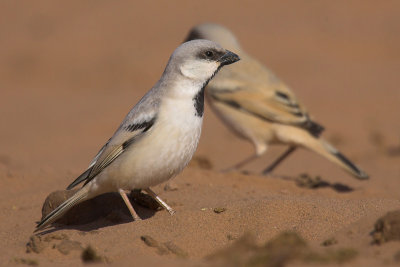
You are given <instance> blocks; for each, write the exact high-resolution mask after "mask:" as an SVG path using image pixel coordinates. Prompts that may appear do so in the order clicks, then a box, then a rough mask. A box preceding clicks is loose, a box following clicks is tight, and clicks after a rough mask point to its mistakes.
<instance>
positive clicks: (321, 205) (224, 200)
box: [0, 1, 400, 266]
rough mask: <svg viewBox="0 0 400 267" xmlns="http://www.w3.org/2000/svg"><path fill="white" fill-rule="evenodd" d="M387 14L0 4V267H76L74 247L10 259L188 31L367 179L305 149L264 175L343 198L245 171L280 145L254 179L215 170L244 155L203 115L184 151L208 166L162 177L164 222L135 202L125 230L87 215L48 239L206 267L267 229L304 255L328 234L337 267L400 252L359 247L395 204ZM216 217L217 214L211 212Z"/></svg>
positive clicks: (386, 6)
mask: <svg viewBox="0 0 400 267" xmlns="http://www.w3.org/2000/svg"><path fill="white" fill-rule="evenodd" d="M399 10H400V2H399V1H242V2H235V1H197V2H194V1H159V2H153V1H148V2H145V1H112V2H111V1H64V2H54V1H2V2H1V3H0V48H1V49H0V123H1V130H0V211H1V212H0V214H1V215H0V229H1V230H0V240H1V243H0V244H1V245H0V251H1V253H0V265H1V266H5V265H11V264H16V260H15V259H33V260H35V262H37V263H39V265H40V266H54V265H57V266H71V265H72V264H73V265H75V266H76V265H79V264H82V263H81V259H80V251H78V250H77V251H72V252H71V253H69V254H68V255H64V254H62V253H59V252H58V251H57V250H55V249H51V248H50V247H49V248H46V249H45V250H44V251H43V252H42V253H39V254H36V253H31V254H26V252H25V250H26V248H25V244H26V243H27V242H28V240H29V237H30V236H31V234H32V231H33V229H34V226H35V221H37V220H39V219H40V217H41V206H42V203H43V201H44V199H45V197H46V196H47V195H48V194H49V193H50V192H52V191H54V190H60V189H64V188H65V187H66V186H67V185H68V184H69V183H70V182H71V181H72V180H73V179H75V178H76V177H77V176H78V175H79V174H80V173H81V172H82V171H83V170H84V169H85V168H86V167H87V165H88V163H89V162H90V160H91V159H92V157H93V156H94V155H95V154H96V153H97V151H98V149H99V148H100V147H101V146H102V145H103V143H104V142H105V141H106V140H107V139H108V138H109V137H110V136H111V135H112V133H113V132H114V130H115V129H116V128H117V127H118V125H119V123H120V122H121V120H122V119H123V117H124V116H125V114H126V113H127V112H128V111H129V110H130V108H131V107H132V106H133V105H134V104H135V103H136V102H137V101H138V100H139V99H140V98H141V96H143V94H144V93H145V92H146V91H147V90H148V89H150V88H151V87H152V86H153V84H154V83H155V82H156V81H157V80H158V78H159V77H160V75H161V73H162V71H163V69H164V67H165V64H166V62H167V60H168V58H169V56H170V54H171V52H172V51H173V50H174V49H175V48H176V47H177V46H178V45H179V44H180V42H181V41H182V40H183V39H184V38H185V37H186V34H187V32H188V31H189V29H190V28H191V27H192V26H194V25H195V24H197V23H201V22H216V23H221V24H222V25H225V26H226V27H228V28H230V29H231V30H232V31H233V32H234V33H235V34H236V35H237V37H238V39H239V40H240V42H241V44H242V46H243V47H244V49H246V50H247V51H248V52H249V53H250V54H251V55H253V56H255V57H257V58H258V59H259V60H260V61H261V62H263V63H265V64H266V65H267V66H268V67H269V68H270V69H272V70H273V71H274V72H275V73H276V74H277V75H278V76H279V77H280V78H281V79H282V80H284V81H285V82H286V83H287V84H288V85H290V86H291V87H292V88H293V90H294V91H295V93H296V94H297V96H298V97H299V99H300V100H301V101H302V102H303V103H304V104H305V105H306V107H308V110H309V111H310V113H311V114H312V115H313V116H314V117H315V119H316V120H317V121H318V122H321V123H322V124H323V125H324V126H325V127H326V129H327V130H326V132H325V134H324V136H325V138H327V139H328V140H330V141H331V142H332V143H334V144H335V145H336V146H337V148H339V149H340V150H341V151H342V152H343V153H344V154H345V155H347V156H348V157H349V158H350V159H352V160H353V161H354V162H356V163H357V164H358V165H359V166H361V167H362V168H363V169H364V170H365V171H366V172H367V173H369V174H370V176H371V179H370V180H368V181H365V182H360V181H357V180H355V179H353V178H352V177H350V176H348V175H347V174H346V173H344V172H343V171H342V170H340V169H338V168H337V167H336V166H334V165H333V164H331V163H330V162H327V161H326V160H324V159H322V158H320V157H319V156H317V155H315V154H312V153H311V152H308V151H305V150H299V151H298V152H296V153H295V154H294V155H293V156H291V157H290V158H289V159H288V160H287V161H285V162H284V163H283V164H282V165H281V166H280V167H279V168H278V169H276V171H275V173H276V174H281V175H286V176H289V177H295V176H297V175H298V174H300V173H303V172H306V173H308V174H310V175H312V176H315V175H319V176H321V178H322V179H323V180H324V181H326V182H327V183H329V184H340V185H341V186H345V187H346V188H350V190H345V192H343V191H340V190H339V191H338V190H335V187H333V186H327V187H324V188H318V189H308V188H301V187H298V186H297V185H296V184H295V183H294V182H293V181H291V180H282V179H277V178H271V177H262V176H259V175H257V174H256V173H257V172H258V171H260V170H262V169H263V168H264V167H266V166H267V165H268V163H270V162H271V161H272V160H273V159H274V158H275V157H276V156H277V155H279V154H280V153H282V152H283V151H284V150H285V147H283V146H277V147H271V149H270V150H269V152H268V153H267V155H265V156H264V157H262V158H260V159H258V160H257V161H255V162H254V163H253V164H251V165H249V166H248V167H247V168H246V169H247V170H249V171H250V172H251V173H255V174H250V175H245V174H241V173H228V174H221V173H219V170H220V169H223V168H225V167H228V166H230V165H231V164H233V163H236V162H237V161H239V160H241V159H243V158H245V157H247V156H249V155H250V154H251V153H253V148H252V146H251V145H250V144H249V143H247V142H245V141H243V140H240V139H238V138H237V137H236V136H234V135H233V134H232V133H231V132H229V131H228V130H227V129H226V128H225V126H224V125H223V124H222V123H221V122H220V121H218V119H217V118H216V117H215V116H214V114H212V112H211V110H210V109H209V108H208V107H206V112H205V121H204V127H203V134H202V137H201V141H200V145H199V148H198V151H197V153H196V157H199V156H201V157H205V158H206V159H207V160H208V161H209V162H210V163H211V164H212V167H213V168H212V169H211V170H206V169H204V168H201V167H196V166H194V164H192V165H191V166H190V167H189V168H187V169H186V170H185V171H184V172H183V173H182V174H181V175H179V176H178V177H177V178H176V179H175V180H174V182H175V183H176V184H177V185H178V190H176V191H164V190H163V186H159V187H156V188H154V190H155V191H156V192H158V193H159V194H160V196H161V197H162V198H164V199H165V200H166V201H167V202H170V204H171V205H172V206H174V208H176V210H177V214H176V215H175V216H173V217H171V216H170V215H169V214H168V213H167V212H165V211H158V212H156V213H151V214H150V215H149V214H148V213H147V212H146V209H144V208H142V209H139V211H142V213H140V212H139V215H141V214H142V215H143V214H147V215H148V216H147V215H146V217H147V218H146V219H145V220H143V221H141V222H130V221H129V220H126V221H125V222H123V223H114V224H112V223H111V224H110V223H105V222H104V220H101V219H99V220H98V221H97V222H93V223H91V224H88V225H77V226H74V227H72V228H69V229H61V230H59V231H58V232H56V233H58V234H61V233H64V234H66V235H67V236H68V237H69V239H70V240H74V241H78V242H80V243H81V244H82V246H86V245H88V244H91V245H92V246H93V247H95V248H96V250H97V251H98V253H99V254H101V255H104V256H105V257H107V259H108V261H109V262H111V264H113V265H119V266H120V265H133V264H135V263H136V264H138V265H139V264H143V265H144V264H146V265H150V264H159V265H171V266H176V265H182V266H187V265H196V266H198V265H202V264H204V265H207V264H208V263H209V262H207V260H205V259H204V258H205V257H206V256H207V255H210V254H213V253H215V252H216V251H217V250H219V249H221V248H224V247H227V246H229V245H230V244H232V243H233V242H235V239H237V238H239V237H240V236H242V235H243V234H245V233H252V234H253V235H254V236H255V237H254V238H255V240H256V242H257V243H259V244H262V243H265V242H266V241H268V240H270V239H271V238H272V237H274V236H276V235H277V234H278V233H280V232H281V231H283V230H294V231H297V232H298V233H299V234H300V235H301V236H303V238H304V239H305V240H306V241H307V242H308V243H309V245H310V246H312V247H314V248H315V249H316V250H319V249H322V248H321V246H320V244H321V242H323V241H324V240H326V239H328V238H330V237H332V236H335V237H336V239H337V240H338V244H336V245H334V246H335V247H350V248H354V249H355V250H357V251H358V257H357V258H356V259H355V260H354V261H352V262H350V263H348V265H349V266H350V265H354V266H355V265H358V266H361V265H363V266H368V265H369V266H379V265H383V264H394V263H396V261H395V257H394V255H395V254H396V253H397V252H398V251H399V250H400V243H398V242H391V243H387V244H385V245H382V246H376V245H371V244H370V242H371V240H372V238H371V236H370V232H371V231H372V230H373V225H374V222H375V221H376V220H377V219H378V218H379V217H380V216H382V215H384V214H385V213H386V212H387V211H390V210H395V209H399V208H400V196H399V188H400V164H399V161H400V120H399V111H400V107H399V104H400V90H399V70H400V53H399V47H400V16H399ZM336 188H337V187H336ZM216 207H224V208H226V211H225V212H223V213H221V214H216V213H215V212H213V210H212V209H213V208H216ZM120 208H121V209H123V208H124V207H123V206H121V207H120ZM143 235H150V236H151V237H152V238H154V239H156V240H157V241H158V242H173V243H174V244H175V245H176V246H178V247H180V248H182V249H183V250H184V251H185V252H186V253H187V257H185V258H181V257H179V256H176V255H174V254H173V253H169V254H167V255H160V253H158V252H157V250H156V249H154V248H151V247H149V246H147V245H146V244H145V243H144V242H143V241H142V240H141V239H140V237H141V236H143ZM17 261H18V260H17ZM19 262H21V261H19ZM293 264H294V263H293ZM298 264H302V263H298Z"/></svg>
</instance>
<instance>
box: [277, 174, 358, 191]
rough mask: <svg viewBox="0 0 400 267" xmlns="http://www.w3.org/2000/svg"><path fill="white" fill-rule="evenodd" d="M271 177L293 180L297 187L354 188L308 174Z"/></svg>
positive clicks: (339, 189) (342, 189)
mask: <svg viewBox="0 0 400 267" xmlns="http://www.w3.org/2000/svg"><path fill="white" fill-rule="evenodd" d="M272 177H277V178H280V179H284V180H289V181H293V182H295V183H296V185H297V186H299V187H304V188H309V189H319V188H327V187H329V188H331V189H333V190H334V191H336V192H338V193H350V192H353V191H354V188H352V187H350V186H348V185H345V184H341V183H330V182H328V181H325V180H323V179H321V177H319V176H315V177H312V176H310V175H308V174H300V175H298V176H296V177H291V176H283V175H279V176H277V175H274V176H272Z"/></svg>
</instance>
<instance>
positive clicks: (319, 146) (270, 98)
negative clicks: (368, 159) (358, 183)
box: [186, 23, 368, 179]
mask: <svg viewBox="0 0 400 267" xmlns="http://www.w3.org/2000/svg"><path fill="white" fill-rule="evenodd" d="M193 39H208V40H211V41H214V42H216V43H219V44H220V45H222V46H224V47H226V48H227V49H230V50H231V51H234V52H235V53H237V54H238V55H239V56H240V57H241V61H240V62H238V63H237V64H234V65H232V66H229V67H227V68H224V69H223V70H222V71H220V72H219V73H218V75H217V76H216V77H215V78H214V79H213V80H212V81H211V82H210V83H209V85H208V86H207V88H206V98H207V99H208V101H209V103H210V105H211V107H212V109H213V110H214V111H215V112H216V114H217V115H218V116H219V118H221V119H222V121H223V122H225V124H226V125H227V126H228V127H229V128H230V129H231V130H233V131H234V132H235V133H236V134H237V135H239V136H240V137H242V138H245V139H247V140H248V141H250V142H252V143H253V145H254V147H255V155H253V156H251V157H249V158H247V159H245V160H243V161H241V162H239V163H238V164H236V165H234V166H233V167H232V168H231V169H238V168H240V167H242V166H243V165H245V164H247V163H248V162H250V161H252V160H254V159H255V158H257V157H259V156H261V155H262V154H264V153H265V152H266V151H267V149H268V146H269V145H270V144H276V143H278V144H279V143H280V144H287V145H289V149H288V150H287V151H286V152H285V153H284V154H283V155H282V156H281V157H279V158H278V159H277V160H276V161H275V162H274V163H273V164H271V165H270V166H269V167H268V168H266V169H265V170H264V171H263V173H264V174H267V173H269V172H271V171H272V170H273V169H274V168H275V167H276V166H277V165H278V164H279V163H280V162H281V161H282V160H283V159H285V158H286V157H287V156H288V155H289V154H291V153H292V152H293V151H294V150H295V149H296V148H297V147H299V146H300V147H305V148H307V149H309V150H312V151H314V152H316V153H318V154H319V155H321V156H323V157H325V158H326V159H328V160H329V161H331V162H333V163H335V164H337V165H338V166H340V167H341V168H343V169H344V170H346V171H347V172H348V173H350V174H351V175H353V176H354V177H356V178H358V179H367V178H368V175H367V174H366V173H365V172H364V171H362V170H361V169H360V168H358V167H357V166H356V165H355V164H353V163H352V162H351V161H350V160H349V159H347V158H346V157H345V156H344V155H343V154H342V153H340V152H339V151H338V150H337V149H335V148H334V147H333V146H332V145H331V144H329V143H328V142H327V141H326V140H324V139H322V138H321V137H320V135H321V133H322V131H323V130H324V128H323V127H322V126H321V125H320V124H318V123H316V122H314V121H312V120H311V119H310V116H309V114H308V112H307V110H306V109H305V108H304V106H303V105H302V104H301V103H300V102H299V101H298V99H297V98H296V96H295V95H294V94H293V92H292V91H291V89H290V88H289V87H288V86H287V85H286V84H284V83H283V82H282V81H280V80H279V79H278V78H277V77H276V76H275V75H274V74H273V73H272V72H271V71H270V70H268V69H267V68H266V67H265V66H264V65H263V64H261V63H260V62H258V61H257V60H256V59H254V58H252V57H251V56H249V55H248V54H247V53H246V52H245V51H244V50H243V49H242V47H241V46H240V44H239V42H238V40H237V39H236V37H235V36H234V35H233V33H232V32H231V31H229V30H228V29H226V28H225V27H223V26H221V25H217V24H212V23H205V24H200V25H197V26H195V27H194V28H192V30H191V31H190V33H189V35H188V37H187V39H186V40H193Z"/></svg>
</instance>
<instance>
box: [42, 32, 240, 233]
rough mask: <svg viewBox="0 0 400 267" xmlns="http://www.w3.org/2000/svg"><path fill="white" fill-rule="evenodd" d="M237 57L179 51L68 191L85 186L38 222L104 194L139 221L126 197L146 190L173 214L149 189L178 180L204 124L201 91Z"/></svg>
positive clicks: (211, 49) (201, 49)
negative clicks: (120, 201) (113, 197)
mask: <svg viewBox="0 0 400 267" xmlns="http://www.w3.org/2000/svg"><path fill="white" fill-rule="evenodd" d="M238 60H239V57H238V56H237V55H236V54H234V53H232V52H230V51H227V50H225V49H224V48H222V47H221V46H219V45H218V44H216V43H214V42H211V41H208V40H195V41H190V42H186V43H184V44H182V45H180V46H179V47H178V48H177V49H176V50H175V51H174V53H173V54H172V55H171V57H170V60H169V61H168V64H167V66H166V68H165V70H164V73H163V74H162V76H161V78H160V80H159V81H158V82H157V83H156V84H155V85H154V87H153V88H152V89H151V90H150V91H148V92H147V94H146V95H145V96H144V97H143V98H142V99H141V100H140V101H139V103H137V104H136V105H135V106H134V107H133V108H132V110H131V111H130V112H129V113H128V115H127V116H126V117H125V119H124V121H123V122H122V123H121V125H120V127H119V128H118V129H117V131H116V132H115V133H114V135H113V136H112V137H111V138H110V140H108V142H107V143H106V144H105V145H104V146H103V148H102V149H101V150H100V152H99V153H98V154H97V156H96V157H95V158H94V159H93V161H92V163H91V164H90V166H89V167H88V169H87V170H86V171H85V172H83V174H82V175H80V176H79V177H78V178H77V179H76V180H75V181H74V182H72V184H71V185H69V186H68V188H67V189H71V188H73V187H75V186H76V185H78V184H80V183H82V182H83V183H84V185H83V186H82V187H81V188H80V189H79V191H78V192H76V193H75V194H74V195H73V196H72V197H71V198H69V199H67V200H66V201H65V202H63V203H62V204H61V205H60V206H58V207H57V208H56V209H55V210H53V211H52V212H51V213H50V214H48V215H47V216H46V217H45V218H43V219H42V220H41V222H39V224H38V225H37V227H36V231H38V230H40V229H43V228H44V227H46V226H47V225H49V224H51V223H52V222H55V221H56V220H57V219H58V218H59V217H60V216H62V215H63V214H64V213H65V212H67V211H68V210H69V209H70V208H72V207H73V206H75V205H76V204H78V203H80V202H82V201H84V200H87V199H90V198H93V197H95V196H98V195H100V194H103V193H106V192H119V193H120V195H121V197H122V198H123V200H124V202H125V204H126V206H127V207H128V209H129V211H130V212H131V215H132V217H133V219H134V220H139V219H140V218H139V216H138V215H137V214H136V212H135V210H134V209H133V207H132V205H131V203H130V202H129V199H128V197H127V196H126V193H125V191H130V190H133V189H144V190H145V191H146V192H147V193H148V194H149V195H150V196H152V197H153V198H155V200H157V201H158V202H159V203H160V205H161V206H163V207H164V208H165V209H167V210H168V211H169V212H170V213H171V214H173V213H174V212H175V211H174V210H173V209H172V208H171V207H169V206H168V205H167V204H166V203H165V202H164V201H163V200H162V199H161V198H159V197H158V196H157V195H156V194H155V193H154V192H153V191H152V190H151V189H150V187H151V186H155V185H157V184H160V183H162V182H165V181H167V180H168V179H170V178H172V177H174V176H176V175H177V174H179V173H180V172H181V171H182V170H183V169H184V168H185V166H186V165H187V164H188V162H189V161H190V159H191V158H192V156H193V154H194V152H195V151H196V148H197V144H198V141H199V138H200V133H201V126H202V122H203V111H204V109H203V107H204V105H203V104H204V88H205V86H206V85H207V83H208V82H209V81H210V79H212V77H214V75H215V73H217V72H218V70H219V69H220V68H221V67H223V66H224V65H228V64H231V63H234V62H236V61H238Z"/></svg>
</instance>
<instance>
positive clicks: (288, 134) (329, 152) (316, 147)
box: [277, 125, 369, 180]
mask: <svg viewBox="0 0 400 267" xmlns="http://www.w3.org/2000/svg"><path fill="white" fill-rule="evenodd" d="M277 136H278V138H279V139H280V140H285V142H286V143H289V144H292V145H298V146H302V147H305V148H307V149H309V150H311V151H314V152H316V153H318V154H319V155H321V156H323V157H325V158H326V159H328V160H329V161H331V162H333V163H335V164H336V165H338V166H340V167H341V168H342V169H344V170H345V171H347V172H348V173H350V174H351V175H352V176H354V177H355V178H357V179H360V180H365V179H368V178H369V177H368V174H366V173H365V172H364V171H363V170H361V169H360V168H359V167H357V166H356V165H355V164H354V163H352V162H351V161H350V160H349V159H348V158H346V157H345V156H344V155H343V154H342V153H340V152H339V151H338V150H337V149H336V148H334V147H333V146H332V145H331V144H329V143H328V142H327V141H325V140H324V139H322V138H318V137H316V136H314V135H313V134H311V133H309V132H306V131H304V130H303V129H301V128H294V127H289V126H283V125H280V126H279V128H277Z"/></svg>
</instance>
